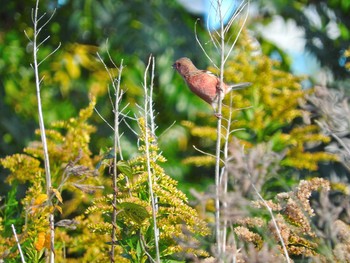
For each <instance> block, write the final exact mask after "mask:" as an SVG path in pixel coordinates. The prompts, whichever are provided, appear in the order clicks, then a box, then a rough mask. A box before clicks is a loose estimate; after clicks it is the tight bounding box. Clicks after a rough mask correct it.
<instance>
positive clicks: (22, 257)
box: [11, 224, 26, 263]
mask: <svg viewBox="0 0 350 263" xmlns="http://www.w3.org/2000/svg"><path fill="white" fill-rule="evenodd" d="M11 227H12V232H13V235H14V236H15V240H16V243H17V247H18V251H19V254H20V256H21V261H22V263H25V262H26V261H25V259H24V255H23V252H22V248H21V244H20V243H19V240H18V237H17V233H16V229H15V226H14V225H13V224H11Z"/></svg>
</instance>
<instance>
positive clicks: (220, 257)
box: [215, 0, 225, 262]
mask: <svg viewBox="0 0 350 263" xmlns="http://www.w3.org/2000/svg"><path fill="white" fill-rule="evenodd" d="M217 5H218V15H219V18H220V31H219V33H220V41H221V43H220V47H221V49H220V87H219V91H218V109H217V110H218V111H217V114H218V116H220V117H219V118H218V121H217V130H216V133H217V139H216V160H215V234H216V243H217V253H218V260H219V262H223V244H222V241H221V240H222V239H221V235H222V232H221V219H220V218H221V211H220V210H221V208H220V195H221V191H220V159H221V113H222V101H221V100H222V98H221V96H222V92H221V90H223V88H224V87H223V83H224V81H223V80H224V63H225V62H224V61H225V60H224V56H225V35H224V22H223V17H222V13H221V1H220V0H217Z"/></svg>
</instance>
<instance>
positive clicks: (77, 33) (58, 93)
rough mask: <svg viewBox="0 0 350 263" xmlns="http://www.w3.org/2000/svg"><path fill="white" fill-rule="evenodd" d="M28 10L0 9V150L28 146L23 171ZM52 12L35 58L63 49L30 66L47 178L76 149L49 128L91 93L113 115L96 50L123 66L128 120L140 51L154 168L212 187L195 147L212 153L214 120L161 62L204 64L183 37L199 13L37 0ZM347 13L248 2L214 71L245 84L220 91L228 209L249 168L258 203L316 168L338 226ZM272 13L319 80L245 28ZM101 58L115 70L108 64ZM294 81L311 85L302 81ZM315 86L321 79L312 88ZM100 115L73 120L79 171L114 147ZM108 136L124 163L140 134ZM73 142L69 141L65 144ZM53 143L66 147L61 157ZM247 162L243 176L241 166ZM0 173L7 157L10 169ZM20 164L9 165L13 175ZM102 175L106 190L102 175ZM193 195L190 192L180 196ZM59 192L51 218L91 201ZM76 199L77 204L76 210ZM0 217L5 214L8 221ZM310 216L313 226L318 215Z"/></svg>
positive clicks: (135, 98)
mask: <svg viewBox="0 0 350 263" xmlns="http://www.w3.org/2000/svg"><path fill="white" fill-rule="evenodd" d="M179 2H180V1H179ZM34 6H35V1H34V0H30V1H25V2H23V1H18V0H15V1H8V0H5V1H3V2H2V8H1V10H0V15H1V17H2V23H1V24H0V76H1V77H0V112H1V114H0V157H1V158H4V157H6V156H9V155H12V154H16V153H22V152H23V148H25V147H28V146H29V147H28V148H27V150H26V151H27V152H26V154H27V155H26V158H28V160H27V159H26V160H27V162H24V163H22V164H23V165H26V164H27V166H26V169H27V170H30V169H31V165H34V166H35V165H39V164H37V163H35V162H34V161H32V159H31V157H30V156H32V155H33V156H34V155H35V152H33V151H30V149H31V146H33V145H34V146H35V145H36V146H37V144H35V143H34V144H33V142H34V141H35V136H36V135H35V129H37V127H38V124H37V115H38V114H37V105H36V95H35V86H34V78H33V70H32V68H31V67H30V64H31V63H32V51H31V46H30V43H29V41H28V39H27V38H26V36H25V34H24V31H26V33H27V35H28V36H29V37H31V36H32V34H33V32H32V23H31V20H32V19H31V13H32V11H31V10H32V8H33V7H34ZM55 8H56V14H55V15H54V17H53V19H52V20H51V21H50V23H49V24H48V26H47V27H46V28H45V30H43V32H42V33H41V35H40V38H41V39H42V40H43V39H44V38H45V37H47V36H50V38H49V39H48V41H46V42H45V44H44V45H42V46H41V47H40V52H39V55H40V59H44V58H45V57H46V56H47V55H48V54H50V52H52V51H53V50H54V49H55V48H56V47H57V46H58V45H59V43H61V48H60V49H59V50H58V51H57V52H56V53H54V55H52V56H51V57H50V58H49V59H48V60H46V61H45V62H44V63H43V64H41V65H40V72H41V75H42V76H44V82H43V85H42V88H41V92H42V93H41V95H42V101H43V111H44V118H45V121H46V123H47V124H48V125H47V127H55V128H57V129H61V130H62V135H60V136H58V133H55V132H51V133H50V136H52V138H54V139H57V140H58V141H59V144H60V147H61V148H60V147H58V148H57V149H56V148H55V149H54V150H53V151H52V153H53V154H54V156H53V157H55V158H57V159H58V161H57V163H56V166H54V168H55V171H56V174H55V175H56V176H58V177H57V178H59V177H60V176H59V175H60V173H61V172H62V169H63V168H62V167H64V165H65V163H67V162H69V161H74V158H76V157H75V156H76V155H77V153H78V151H79V149H78V148H79V147H77V145H76V144H74V142H75V143H77V142H79V140H77V138H74V136H76V134H75V133H69V132H67V131H64V129H62V127H63V126H62V127H61V126H60V125H62V124H63V123H71V124H72V123H73V124H74V122H73V119H72V118H76V117H77V116H78V115H79V112H80V111H81V109H84V108H86V107H87V105H88V104H89V101H90V100H91V98H96V109H97V110H98V112H99V114H100V115H101V116H103V118H104V119H105V120H106V121H107V122H109V123H112V122H113V118H114V116H113V112H112V106H111V103H110V95H109V86H110V83H109V77H108V75H107V73H106V71H105V69H104V67H103V65H102V64H101V63H100V61H99V60H98V59H97V52H99V54H100V55H101V57H102V58H103V59H104V61H106V63H108V62H107V61H109V60H108V56H107V51H109V52H110V54H111V56H112V58H113V60H114V61H115V63H116V65H119V63H120V61H121V60H122V59H123V65H124V66H125V68H124V69H123V74H122V82H121V88H122V89H124V90H125V91H126V93H125V95H124V99H123V102H122V105H121V107H124V106H127V105H128V108H127V114H128V115H130V116H134V115H135V114H136V113H138V111H139V109H138V107H137V105H138V104H142V102H143V87H142V83H143V78H144V71H145V67H146V66H145V65H146V63H147V61H148V58H149V55H150V54H152V55H154V56H155V58H156V70H155V90H154V104H155V110H156V123H157V125H158V129H157V136H158V143H159V149H160V151H161V154H162V155H163V156H164V157H165V158H166V160H167V161H166V162H164V163H162V167H163V168H164V169H165V171H166V174H168V175H170V176H171V177H172V178H174V179H176V181H178V182H179V184H178V187H179V188H180V189H181V190H183V191H184V192H185V193H189V192H190V191H191V189H193V188H194V189H197V190H198V191H201V192H202V191H205V190H206V189H211V188H210V186H211V185H212V184H213V181H214V179H213V166H212V159H211V157H210V156H207V155H203V154H201V153H199V152H198V151H197V150H196V149H194V147H193V146H196V147H197V148H199V149H201V150H202V151H205V152H209V153H213V152H214V147H215V137H216V133H215V125H216V118H215V117H214V116H213V115H212V110H211V108H210V106H208V105H207V104H205V103H204V102H203V101H201V100H200V99H198V98H197V97H196V96H194V95H193V94H192V93H190V91H189V90H188V88H187V87H186V86H185V83H184V81H183V80H182V79H181V77H180V76H179V75H177V74H175V73H174V70H173V69H172V68H171V65H172V64H173V62H174V61H175V60H176V59H177V58H179V57H183V56H187V57H190V58H191V59H192V60H193V61H194V63H195V64H196V65H197V66H198V67H199V68H203V69H205V68H209V69H210V70H213V71H215V70H214V68H213V67H212V65H210V63H209V61H208V59H207V58H206V57H205V56H204V54H203V52H202V50H201V48H200V47H199V45H198V43H197V42H196V39H195V34H194V27H195V24H196V21H197V18H198V17H201V14H191V13H189V12H188V11H187V10H186V9H185V8H184V7H183V6H182V5H180V4H179V3H178V2H177V1H170V0H168V1H161V0H151V1H140V0H132V1H121V0H102V1H96V0H89V1H83V0H75V1H69V0H60V1H53V0H42V1H40V11H41V13H43V12H47V14H48V15H51V14H52V13H53V11H54V9H55ZM349 11H350V1H340V0H339V1H337V0H333V1H306V0H300V1H292V2H291V1H287V0H274V1H266V0H259V1H255V2H254V3H252V13H251V15H250V17H249V19H248V23H247V30H246V31H244V32H243V34H242V35H241V38H240V40H239V42H238V43H237V46H236V48H235V49H234V52H233V54H232V57H231V58H230V59H229V60H228V62H227V64H226V69H225V78H226V80H227V81H228V82H241V81H250V82H252V86H251V87H249V88H247V89H245V90H242V91H239V92H235V93H234V96H233V97H231V98H230V97H228V98H226V100H225V104H230V99H232V102H233V107H234V109H237V110H235V111H234V112H233V116H232V117H233V120H234V121H233V122H232V124H231V126H230V127H231V129H237V132H235V133H234V137H235V138H234V139H233V140H232V142H231V143H230V145H229V148H230V149H229V151H230V155H232V163H230V165H229V166H228V168H229V173H230V176H232V178H233V179H232V181H233V182H234V184H233V185H231V186H230V187H231V188H230V190H232V189H233V190H234V193H235V194H237V193H238V192H240V193H239V194H237V198H232V200H233V201H234V202H235V204H233V205H238V204H239V202H238V203H237V200H240V202H246V199H244V198H245V197H247V196H249V197H251V195H252V189H251V184H250V183H251V182H250V179H248V178H247V176H246V175H247V173H249V172H252V181H253V182H254V183H255V185H256V186H257V188H258V190H259V191H261V193H262V195H263V196H265V197H267V198H271V197H273V196H275V194H276V193H278V192H280V191H281V190H283V191H289V190H290V189H291V188H292V187H293V186H296V185H297V184H298V181H299V180H300V179H303V178H309V177H313V176H321V177H325V178H327V179H331V186H332V189H333V190H335V191H337V192H336V193H335V194H334V195H335V196H336V198H334V200H333V199H332V201H334V202H335V203H337V202H338V203H339V204H341V205H339V207H340V208H338V207H337V210H336V211H337V213H336V216H338V215H341V216H342V217H343V220H344V222H346V223H347V224H349V223H350V222H349V218H348V214H347V213H348V212H349V208H348V206H343V205H342V204H343V203H344V200H345V201H346V198H343V197H342V198H340V197H339V196H340V194H339V193H341V194H345V195H346V196H347V198H348V196H349V187H348V185H349V184H348V183H349V170H350V168H349V160H350V153H349V152H350V151H349V150H348V149H350V140H349V134H350V119H349V116H350V111H349V106H348V101H347V98H346V96H345V95H346V94H347V93H348V90H346V88H347V87H349V84H348V83H349V57H350V49H349V46H350V41H349V38H350V31H349V28H350V25H349V24H350V17H349V15H348V13H349ZM310 14H311V15H310ZM276 17H282V18H283V19H284V20H285V21H290V20H293V21H295V23H296V25H297V26H298V27H299V28H300V29H303V30H304V37H305V46H306V49H307V51H308V52H310V53H311V54H313V55H314V56H315V57H316V59H317V60H318V61H319V71H322V72H324V74H325V76H327V78H326V81H323V80H321V79H320V78H319V75H314V76H296V75H294V74H293V72H292V71H293V70H292V58H291V57H290V56H289V54H287V52H285V50H283V48H281V47H279V46H278V45H276V43H273V42H272V41H270V40H269V39H267V38H266V37H265V35H264V34H261V33H260V32H259V30H256V29H257V28H259V27H261V26H266V25H269V24H270V23H271V22H272V21H273V19H274V18H276ZM196 31H197V34H198V38H199V39H200V40H201V43H202V44H203V45H204V46H205V48H206V49H207V51H208V52H209V54H210V55H212V56H213V59H214V60H216V59H217V57H218V54H215V52H214V51H213V50H214V49H213V48H212V46H211V45H210V37H209V35H208V32H207V30H206V25H205V23H204V22H203V21H202V20H200V21H199V22H198V23H197V26H196ZM236 32H237V28H234V27H233V28H232V32H230V34H231V33H232V34H233V35H234V34H235V33H236ZM232 40H233V39H231V41H232ZM227 44H232V42H229V43H227ZM216 61H217V60H216ZM108 66H109V67H113V66H114V65H113V64H112V63H109V64H108ZM303 66H305V65H303ZM307 66H308V65H306V67H307ZM305 81H306V82H305ZM305 83H307V84H308V86H309V87H314V86H316V88H309V89H305V88H304V87H303V85H304V84H305ZM320 83H321V84H323V86H322V87H320V86H319V87H317V84H320ZM325 85H327V87H332V88H334V89H332V90H331V89H329V88H327V87H325ZM90 107H91V104H90ZM90 110H91V108H90ZM91 111H92V110H91ZM223 113H224V116H225V117H226V116H227V115H228V108H227V107H224V112H223ZM99 114H97V113H96V112H95V114H93V115H92V116H90V115H89V119H88V122H89V125H88V124H87V123H85V122H87V118H85V119H84V123H83V124H84V125H81V127H80V128H81V130H80V131H81V134H80V135H81V137H79V138H78V139H81V140H84V133H88V134H89V136H90V135H91V141H90V140H89V141H83V142H80V145H83V146H84V152H85V153H86V155H88V156H89V158H88V161H89V163H88V166H89V167H90V168H91V169H93V167H94V165H96V163H98V161H100V160H101V158H102V153H106V152H108V151H109V149H110V147H112V145H113V131H112V130H111V128H110V127H109V126H108V125H107V124H106V123H105V121H104V120H103V119H102V118H101V117H100V116H99ZM60 121H63V122H60ZM70 121H71V122H70ZM224 124H225V121H224ZM85 125H86V126H85ZM131 125H137V124H135V123H134V124H131ZM133 127H134V126H133ZM134 128H135V127H134ZM242 128H243V129H242ZM95 129H96V130H95ZM120 130H121V132H123V133H124V135H123V137H122V144H123V145H122V148H123V150H124V157H125V159H126V160H127V159H131V158H133V157H135V155H136V154H137V140H138V138H137V136H136V135H135V134H134V133H133V132H132V131H131V130H130V129H129V127H127V125H125V124H124V123H122V124H121V127H120ZM55 136H56V137H55ZM64 136H67V138H69V140H65V139H64V138H65V137H64ZM85 137H86V135H85ZM89 138H90V137H89ZM60 140H62V141H60ZM64 141H66V142H68V144H64V143H63V142H64ZM71 144H72V145H73V144H74V147H75V148H74V149H73V148H72V145H71ZM62 145H64V146H65V147H66V148H64V151H62ZM78 146H79V145H78ZM242 146H244V148H245V150H246V152H244V153H242V152H240V151H239V150H238V149H241V147H242ZM28 149H29V150H28ZM73 150H74V151H73ZM70 151H71V152H70ZM69 152H70V153H71V155H69V154H68V153H69ZM16 156H17V155H14V158H16ZM28 156H29V157H28ZM18 157H21V155H18ZM90 157H91V159H90ZM72 159H73V160H72ZM36 160H37V159H36ZM5 162H6V161H5ZM3 165H4V163H3ZM248 166H249V168H252V169H250V170H251V171H247V170H249V169H248V168H247V167H248ZM8 167H16V165H13V163H12V166H11V165H8ZM0 169H1V170H0V178H1V180H2V181H4V180H5V178H7V180H11V176H10V177H8V174H9V172H8V171H6V170H4V169H3V168H0ZM33 169H34V168H33ZM23 171H25V169H23ZM12 172H13V171H12ZM18 172H19V173H21V169H19V171H18ZM21 176H23V178H24V180H25V179H26V178H27V177H26V176H27V174H22V175H21ZM21 178H22V177H21ZM27 179H28V178H27ZM31 180H32V183H33V182H34V184H33V185H31V186H30V188H29V189H32V194H33V196H38V195H37V192H40V191H41V190H42V189H40V188H38V187H36V185H35V182H36V181H37V180H35V178H34V179H33V178H32V179H31ZM101 180H103V184H104V185H108V182H107V181H108V179H106V178H102V179H101ZM18 183H22V182H21V181H20V180H18V182H12V187H13V189H14V188H15V187H17V184H18ZM37 184H38V182H37ZM57 184H58V182H57ZM108 187H110V186H109V185H108ZM9 189H10V188H9V186H7V185H6V184H1V185H0V195H1V196H4V195H6V194H7V198H8V201H13V204H12V205H13V206H17V205H18V203H17V201H16V200H15V199H16V198H15V197H14V195H15V190H13V189H12V190H11V191H8V190H9ZM22 190H23V189H19V190H18V193H19V194H21V195H22V196H23V195H24V191H22ZM34 190H35V191H36V192H34ZM208 192H209V193H210V190H209V191H208ZM28 193H29V194H30V193H31V192H30V191H29V192H28ZM191 193H192V194H193V193H196V192H195V190H192V192H191ZM66 194H67V193H65V192H64V193H63V195H64V199H65V206H64V213H63V216H62V218H63V217H64V216H65V215H73V214H75V213H76V214H78V213H79V212H82V211H83V209H84V208H82V207H79V206H80V205H81V204H85V205H86V204H87V203H88V202H89V201H90V199H89V200H87V199H88V198H87V199H84V200H83V202H80V199H79V198H75V196H66ZM100 194H101V193H100ZM198 196H199V194H197V197H198ZM39 197H40V196H39ZM39 197H38V198H39ZM190 198H191V197H190ZM78 199H79V200H78ZM207 200H209V199H207ZM233 201H232V202H233ZM73 203H74V204H73ZM72 204H73V205H72ZM70 205H71V207H70V209H71V210H69V206H70ZM246 205H247V204H246ZM7 207H9V206H7ZM77 207H79V208H80V209H81V210H79V211H78V209H77ZM242 207H243V206H242ZM207 208H208V207H207ZM211 208H212V207H211ZM230 209H231V207H230ZM239 209H240V210H238V212H242V211H241V210H242V209H241V207H240V208H239ZM73 210H74V211H73ZM208 210H210V206H209V209H208ZM203 211H204V210H203ZM232 211H234V210H232ZM232 211H231V212H232ZM16 213H17V211H14V210H11V211H10V210H9V209H7V211H5V212H4V214H5V216H4V217H3V218H4V220H5V221H6V219H8V218H15V217H16V216H15V214H16ZM320 214H322V213H320ZM346 215H347V216H346ZM339 217H340V216H339ZM209 221H210V219H209ZM11 222H12V221H11V220H9V221H6V224H7V228H8V229H9V226H10V223H11ZM322 222H323V223H320V224H321V225H322V224H323V225H322V227H323V226H324V225H325V224H326V223H324V222H326V221H322ZM17 223H18V222H17ZM84 231H87V230H86V229H84ZM8 232H9V231H8ZM9 235H10V234H9ZM86 236H88V233H87V234H86ZM96 241H98V242H100V240H96ZM86 244H87V243H84V246H85V245H86ZM106 253H107V252H106Z"/></svg>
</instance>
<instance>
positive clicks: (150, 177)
mask: <svg viewBox="0 0 350 263" xmlns="http://www.w3.org/2000/svg"><path fill="white" fill-rule="evenodd" d="M151 64H152V71H151V81H153V78H154V57H153V56H150V57H149V60H148V64H147V67H146V69H145V73H144V84H143V88H144V93H145V100H144V111H143V116H144V120H145V129H146V131H145V148H146V159H147V174H148V184H149V191H150V196H151V204H152V218H153V229H154V244H155V248H156V259H155V262H157V263H160V253H159V229H158V226H157V210H158V209H157V204H156V203H157V202H156V196H155V194H154V192H153V175H152V169H151V156H150V145H149V135H150V134H149V132H148V131H147V129H148V126H149V123H148V118H149V117H148V114H149V112H150V113H151V112H153V105H152V103H151V102H152V100H151V99H150V95H149V93H148V91H147V86H148V85H147V74H148V71H149V68H150V66H151ZM150 86H151V89H152V87H153V84H152V83H151V85H150ZM150 94H151V92H150ZM150 117H152V118H153V114H150ZM150 121H151V127H152V126H153V127H154V124H152V122H154V120H153V119H151V120H150ZM151 134H152V133H151ZM153 135H154V134H152V136H153ZM152 260H153V259H152Z"/></svg>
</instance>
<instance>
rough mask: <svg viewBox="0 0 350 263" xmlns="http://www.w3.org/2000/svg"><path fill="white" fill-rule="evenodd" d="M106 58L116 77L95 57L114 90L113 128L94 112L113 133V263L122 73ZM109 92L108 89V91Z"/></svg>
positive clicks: (120, 149)
mask: <svg viewBox="0 0 350 263" xmlns="http://www.w3.org/2000/svg"><path fill="white" fill-rule="evenodd" d="M107 54H108V57H109V59H110V61H111V63H112V64H113V65H114V67H115V68H117V69H118V76H117V77H116V76H115V75H114V73H113V71H112V70H110V69H109V68H108V67H107V65H106V64H105V63H104V61H103V59H102V58H101V56H100V54H99V53H97V56H98V58H99V60H100V61H101V63H102V64H103V66H104V68H105V69H106V71H107V73H108V76H109V78H110V81H111V83H112V87H113V89H114V100H113V99H112V96H111V94H110V92H109V97H110V100H111V105H112V108H113V113H114V127H112V126H111V125H110V124H109V123H108V122H107V121H105V119H104V118H103V117H102V116H101V115H100V114H99V113H98V111H97V110H96V109H95V111H96V112H97V113H98V114H99V116H100V117H101V118H102V120H104V121H105V122H106V123H107V125H108V126H110V127H111V128H112V130H113V131H114V146H113V149H114V151H115V154H114V156H113V175H112V188H113V200H112V207H113V212H112V234H111V239H112V246H111V251H110V261H111V262H115V259H114V258H115V245H116V241H117V240H116V233H117V215H118V208H117V193H118V185H117V177H118V175H117V163H118V154H119V156H120V159H121V160H123V154H122V148H121V144H120V138H121V135H120V132H119V124H120V121H121V120H120V116H121V111H122V110H123V109H122V110H120V109H119V106H120V102H121V99H122V96H123V94H124V93H123V91H122V90H121V88H120V82H121V76H122V71H123V60H121V62H120V66H119V68H118V67H117V66H116V64H115V63H114V61H113V59H112V57H111V55H110V53H109V52H108V51H107ZM108 91H109V89H108Z"/></svg>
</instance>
